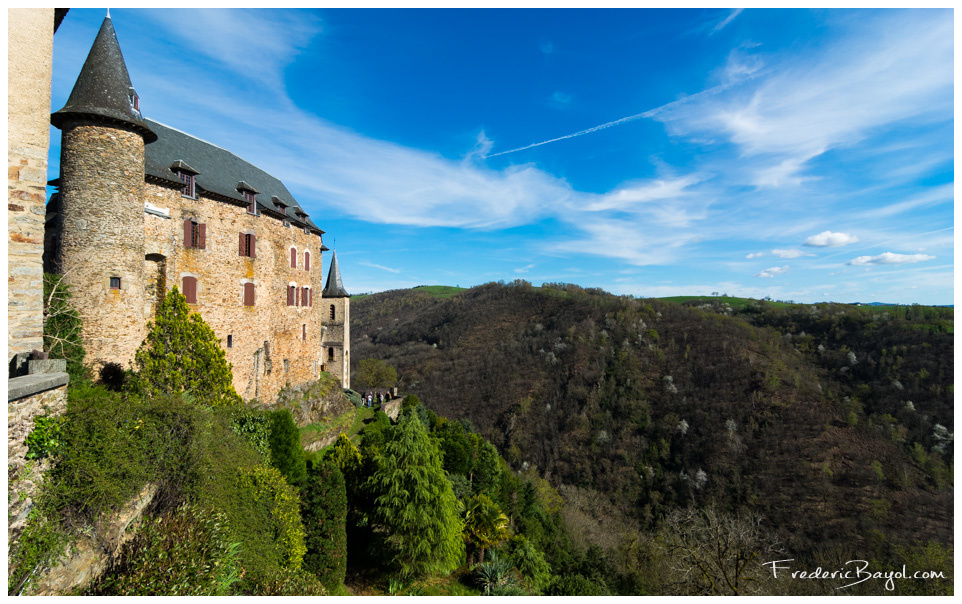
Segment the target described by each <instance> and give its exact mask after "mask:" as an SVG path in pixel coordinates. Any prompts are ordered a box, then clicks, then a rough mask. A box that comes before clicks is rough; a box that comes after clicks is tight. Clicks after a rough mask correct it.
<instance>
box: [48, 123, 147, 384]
mask: <svg viewBox="0 0 962 604" xmlns="http://www.w3.org/2000/svg"><path fill="white" fill-rule="evenodd" d="M60 179H61V187H60V194H61V211H62V216H63V227H62V230H61V233H60V257H59V262H58V264H59V266H60V268H61V270H62V273H63V275H64V282H65V283H67V284H68V285H70V288H71V292H72V294H73V296H72V298H71V303H72V304H73V305H74V307H75V308H76V309H77V310H78V311H79V312H80V315H81V316H82V317H83V322H84V324H83V339H84V346H85V348H86V350H87V360H86V362H87V363H88V364H91V365H94V366H96V365H97V364H98V363H100V362H106V361H115V360H119V359H130V358H133V354H134V351H135V350H137V347H138V346H140V343H141V342H142V341H143V338H144V335H145V330H144V321H143V306H144V302H143V298H144V285H143V266H144V230H143V193H144V140H143V137H142V136H141V135H140V134H138V133H136V132H130V131H126V130H121V129H118V128H113V127H105V126H98V125H93V124H85V123H80V124H74V125H70V126H66V127H64V130H63V137H62V143H61V153H60ZM111 277H119V278H120V288H119V289H112V288H111V287H110V279H111Z"/></svg>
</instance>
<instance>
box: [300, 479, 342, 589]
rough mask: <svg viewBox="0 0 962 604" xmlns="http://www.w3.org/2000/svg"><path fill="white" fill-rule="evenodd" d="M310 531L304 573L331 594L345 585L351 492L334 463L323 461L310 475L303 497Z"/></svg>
mask: <svg viewBox="0 0 962 604" xmlns="http://www.w3.org/2000/svg"><path fill="white" fill-rule="evenodd" d="M301 517H302V518H303V520H304V527H305V531H306V536H305V540H304V541H305V545H306V546H307V553H306V554H304V569H305V570H308V571H310V572H312V573H314V575H315V576H316V577H317V578H318V580H320V582H321V584H323V585H324V587H325V588H326V589H327V590H328V592H335V591H337V588H338V587H340V586H341V585H343V584H344V575H345V572H346V570H347V530H346V523H347V490H346V488H345V485H344V475H343V474H341V471H340V470H338V469H337V466H336V465H334V463H333V462H331V461H328V460H322V461H321V462H320V463H319V464H317V465H315V466H313V467H312V468H311V471H310V472H309V473H308V477H307V484H306V486H305V487H304V490H303V492H302V494H301Z"/></svg>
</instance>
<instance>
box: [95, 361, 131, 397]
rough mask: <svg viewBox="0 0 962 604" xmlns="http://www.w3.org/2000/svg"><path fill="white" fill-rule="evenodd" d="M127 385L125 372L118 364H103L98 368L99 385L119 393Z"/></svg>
mask: <svg viewBox="0 0 962 604" xmlns="http://www.w3.org/2000/svg"><path fill="white" fill-rule="evenodd" d="M126 384H127V372H126V371H124V368H123V366H122V365H121V364H120V363H104V364H103V366H102V367H101V368H100V385H101V386H103V387H104V388H106V389H107V390H113V391H114V392H121V391H122V390H123V389H124V386H125V385H126Z"/></svg>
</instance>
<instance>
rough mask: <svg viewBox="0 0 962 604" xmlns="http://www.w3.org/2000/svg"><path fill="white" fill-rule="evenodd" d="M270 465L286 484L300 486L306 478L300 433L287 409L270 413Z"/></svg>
mask: <svg viewBox="0 0 962 604" xmlns="http://www.w3.org/2000/svg"><path fill="white" fill-rule="evenodd" d="M270 442H271V465H272V466H274V467H275V468H277V469H278V470H280V472H281V474H283V475H284V479H285V480H287V483H288V484H291V485H294V486H301V485H302V484H304V480H305V479H306V478H307V469H306V466H305V462H304V449H302V448H301V433H300V431H299V430H298V429H297V424H295V423H294V417H293V416H291V412H290V411H288V410H287V409H278V410H277V411H274V412H272V413H271V436H270Z"/></svg>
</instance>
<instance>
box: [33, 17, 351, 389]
mask: <svg viewBox="0 0 962 604" xmlns="http://www.w3.org/2000/svg"><path fill="white" fill-rule="evenodd" d="M50 121H51V123H52V124H53V125H54V126H56V127H57V128H59V129H60V130H62V132H63V134H62V144H61V160H60V178H58V179H56V180H54V181H51V183H50V184H52V185H54V186H56V187H58V192H57V193H55V194H54V196H53V197H52V198H51V200H50V202H49V203H48V204H47V209H46V233H45V250H44V267H45V270H47V271H48V272H56V273H60V274H62V275H63V280H64V282H65V283H66V284H68V285H69V286H70V288H71V292H72V294H73V296H72V303H73V304H74V306H75V307H76V308H77V310H78V311H79V312H80V314H81V316H82V318H83V322H84V327H83V334H82V337H83V341H84V345H85V347H86V350H87V362H88V363H89V364H91V365H93V366H95V367H96V366H97V365H99V364H103V363H107V362H117V363H121V364H122V365H124V366H129V365H130V363H131V362H132V360H133V357H134V352H135V351H136V350H137V348H138V347H139V346H140V344H141V342H142V341H143V339H144V337H145V336H146V333H147V323H148V321H149V320H150V319H151V318H152V317H153V316H154V314H155V312H156V308H157V306H158V303H159V302H160V300H161V299H162V297H163V296H164V295H165V293H166V292H167V291H170V290H171V289H172V288H173V287H174V286H175V285H176V286H177V287H178V289H179V290H180V291H181V292H182V293H183V294H184V296H185V297H186V298H187V303H188V305H189V306H190V308H191V310H192V311H193V312H198V313H200V315H201V316H202V317H203V318H204V320H205V321H206V322H207V323H208V324H209V325H210V326H211V328H212V329H213V330H214V333H215V334H216V335H217V337H218V338H219V339H220V341H221V346H222V347H223V348H224V350H225V352H226V355H227V360H228V361H229V362H230V363H231V364H232V365H233V371H234V387H235V389H236V390H237V392H238V394H240V395H241V396H242V397H243V398H245V399H253V398H257V399H259V400H261V401H263V402H270V401H273V400H274V398H275V397H276V395H277V393H278V392H279V391H280V389H281V388H283V387H284V386H285V385H287V384H291V385H296V384H299V383H304V382H307V381H310V380H313V379H316V378H317V377H318V375H319V373H320V372H321V371H328V372H329V373H331V374H333V375H334V376H336V377H337V378H338V380H339V381H340V383H341V384H342V386H343V387H345V388H347V387H349V385H350V358H349V355H350V316H349V312H350V299H349V296H348V294H347V292H346V291H345V290H344V286H343V284H342V282H341V275H340V272H339V269H338V265H337V257H336V255H335V254H332V259H331V269H330V271H329V273H328V275H327V277H328V278H327V283H326V285H325V287H324V288H323V290H322V289H321V283H322V272H321V267H322V254H323V252H325V251H328V248H327V247H325V246H324V243H323V238H322V236H323V234H324V231H322V230H321V229H320V228H319V227H318V226H317V225H316V224H315V223H314V222H313V221H312V220H311V219H310V217H309V216H308V214H307V212H305V211H304V209H303V208H302V206H301V205H300V204H298V202H297V201H296V200H295V199H294V197H293V196H292V195H291V193H290V191H288V190H287V188H286V187H285V186H284V184H283V183H282V182H281V181H280V180H278V179H276V178H274V177H273V176H271V175H270V174H267V173H266V172H264V171H263V170H260V169H259V168H257V167H255V166H253V165H251V164H250V163H248V162H246V161H244V160H242V159H240V158H239V157H237V156H236V155H234V154H232V153H230V152H229V151H227V150H225V149H222V148H221V147H218V146H216V145H213V144H211V143H209V142H206V141H203V140H200V139H198V138H195V137H193V136H191V135H189V134H186V133H184V132H181V131H179V130H176V129H175V128H172V127H170V126H167V125H164V124H161V123H158V122H155V121H151V120H149V119H146V118H144V117H143V115H142V114H141V111H140V99H139V97H138V96H137V92H136V91H135V90H134V88H133V86H132V85H131V82H130V76H129V74H128V72H127V67H126V64H125V62H124V58H123V55H122V54H121V51H120V45H119V43H118V42H117V36H116V33H115V31H114V27H113V24H112V22H111V19H110V16H109V15H108V16H107V18H106V19H104V22H103V25H102V26H101V28H100V32H99V33H98V35H97V38H96V40H95V41H94V43H93V47H92V48H91V50H90V53H89V55H88V56H87V60H86V62H85V63H84V66H83V68H82V70H81V72H80V75H79V76H78V78H77V82H76V84H75V85H74V88H73V91H72V92H71V94H70V98H69V100H68V101H67V103H66V105H65V106H64V107H63V108H62V109H60V110H59V111H57V112H55V113H53V115H52V116H51V120H50Z"/></svg>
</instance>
